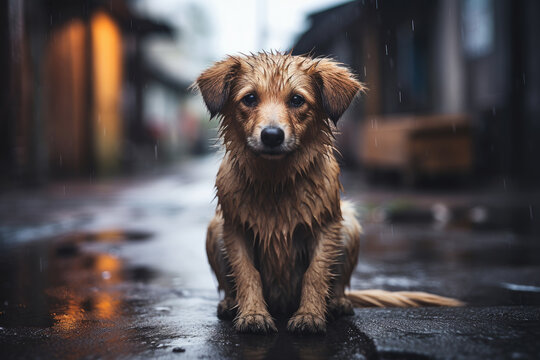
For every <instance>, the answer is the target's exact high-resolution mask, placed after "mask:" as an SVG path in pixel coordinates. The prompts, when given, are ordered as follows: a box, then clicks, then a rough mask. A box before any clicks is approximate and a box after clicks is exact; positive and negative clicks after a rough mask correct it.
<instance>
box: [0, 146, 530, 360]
mask: <svg viewBox="0 0 540 360" xmlns="http://www.w3.org/2000/svg"><path fill="white" fill-rule="evenodd" d="M218 164H219V159H218V158H217V157H215V156H210V157H205V158H199V159H195V160H192V161H189V162H187V163H183V164H182V165H180V166H177V167H175V168H171V169H168V170H167V171H162V172H160V173H155V174H152V175H147V176H143V177H141V176H139V177H135V178H127V179H110V180H105V181H100V182H94V181H66V182H54V183H52V184H51V185H49V186H47V187H45V188H41V189H37V190H31V191H29V190H11V191H4V192H3V193H1V194H0V250H1V251H0V353H1V354H2V355H1V357H2V358H3V359H28V358H43V359H47V358H65V359H97V358H141V359H143V358H144V359H147V358H174V359H177V358H178V359H180V358H185V359H237V358H246V359H347V358H351V359H537V358H540V342H539V341H538V339H540V237H539V231H538V230H539V225H538V219H539V218H540V196H539V194H538V193H536V192H531V191H528V192H525V191H518V190H509V189H504V188H502V187H501V188H497V187H495V188H489V189H461V190H457V191H456V190H452V191H449V190H434V189H430V190H411V189H407V188H401V189H398V190H396V189H395V188H394V187H387V188H385V187H384V186H372V185H366V183H365V182H364V181H363V180H362V177H361V175H359V174H358V173H352V172H345V173H344V175H343V182H344V186H345V196H346V197H347V198H349V199H351V200H353V201H354V202H355V203H356V204H357V209H358V213H359V217H360V219H361V221H362V223H363V226H364V236H363V239H362V248H361V255H360V261H359V264H358V266H357V269H356V271H355V273H354V275H353V279H352V284H351V287H352V288H354V289H368V288H380V289H387V290H420V291H429V292H434V293H437V294H441V295H446V296H453V297H457V298H459V299H461V300H463V301H465V302H466V303H467V306H465V307H460V308H416V309H391V308H389V309H373V308H367V309H356V310H355V315H354V316H351V317H345V318H342V319H339V320H338V321H335V322H332V323H330V324H329V326H328V331H327V334H326V335H324V336H295V335H290V334H288V333H287V332H286V331H285V323H286V321H285V320H284V319H279V320H278V327H279V330H280V331H279V332H278V334H275V335H271V336H260V335H246V334H237V333H235V332H234V330H233V329H232V326H231V323H230V322H227V321H221V320H218V319H217V317H216V306H217V302H218V299H219V294H218V293H217V291H216V281H215V279H214V278H213V276H212V274H211V271H210V267H209V266H208V263H207V260H206V254H205V250H204V240H205V231H206V224H207V223H208V221H209V220H210V218H211V217H212V215H213V209H214V207H215V200H214V199H213V198H214V189H213V182H214V176H215V173H216V171H217V166H218Z"/></svg>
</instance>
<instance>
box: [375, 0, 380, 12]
mask: <svg viewBox="0 0 540 360" xmlns="http://www.w3.org/2000/svg"><path fill="white" fill-rule="evenodd" d="M375 9H377V10H379V0H375Z"/></svg>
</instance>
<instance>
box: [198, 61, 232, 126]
mask: <svg viewBox="0 0 540 360" xmlns="http://www.w3.org/2000/svg"><path fill="white" fill-rule="evenodd" d="M239 66H240V64H239V62H238V61H237V60H236V59H235V58H234V57H228V58H227V59H225V60H223V61H219V62H216V63H215V64H214V65H212V66H211V67H209V68H208V69H206V70H205V71H204V72H203V73H202V74H201V75H200V76H199V77H198V78H197V80H195V83H194V84H193V85H191V86H192V87H193V88H197V89H199V91H200V92H201V95H202V97H203V99H204V103H205V104H206V107H207V108H208V111H210V117H211V118H213V117H214V116H216V115H217V114H218V113H220V112H221V110H222V109H223V106H225V103H226V102H227V99H228V98H229V90H230V87H231V82H232V80H233V78H234V75H235V73H236V71H237V70H238V68H239Z"/></svg>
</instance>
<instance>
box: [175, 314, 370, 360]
mask: <svg viewBox="0 0 540 360" xmlns="http://www.w3.org/2000/svg"><path fill="white" fill-rule="evenodd" d="M276 325H277V327H278V330H279V332H278V333H277V334H274V335H270V336H261V335H249V334H237V333H235V332H234V330H233V329H232V325H231V323H230V322H228V321H221V322H220V323H219V325H218V326H217V327H216V330H215V333H213V334H212V337H211V338H210V339H208V342H207V343H206V344H205V347H206V349H205V350H203V349H200V348H198V347H193V346H183V345H179V346H182V347H183V348H185V349H186V355H190V357H196V356H198V355H199V354H200V353H201V354H202V353H203V351H206V354H208V353H210V354H215V356H216V357H217V358H235V359H238V358H240V359H306V360H318V359H374V358H378V357H377V353H376V348H375V345H374V344H373V341H372V340H371V339H369V338H368V337H367V336H366V335H365V334H363V333H362V332H361V331H359V330H358V329H357V327H356V326H354V325H353V324H351V323H350V322H349V321H348V320H347V319H340V320H338V321H336V322H333V323H330V324H329V325H328V328H327V333H326V335H318V336H317V335H310V336H297V335H291V334H289V333H287V331H286V321H285V320H280V321H278V322H277V323H276ZM208 350H210V351H208Z"/></svg>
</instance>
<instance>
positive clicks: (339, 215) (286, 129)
mask: <svg viewBox="0 0 540 360" xmlns="http://www.w3.org/2000/svg"><path fill="white" fill-rule="evenodd" d="M195 85H196V87H197V88H198V89H199V90H200V92H201V94H202V96H203V98H204V101H205V103H206V105H207V107H208V110H209V111H210V114H211V116H212V117H213V116H216V115H219V116H220V117H221V122H220V130H221V135H222V138H223V140H224V145H225V150H226V153H225V156H224V159H223V162H222V164H221V167H220V169H219V172H218V175H217V181H216V188H217V198H218V208H217V211H216V216H215V217H214V219H213V220H212V221H211V223H210V225H209V227H208V235H207V240H206V250H207V254H208V259H209V262H210V265H211V267H212V269H213V270H214V272H215V274H216V276H217V279H218V283H219V288H220V289H221V290H223V291H224V292H225V298H224V299H223V300H222V301H221V302H220V303H219V305H218V316H219V317H220V318H233V317H234V320H235V321H234V326H235V328H236V329H237V330H238V331H245V332H262V333H265V332H272V331H276V326H275V324H274V320H273V319H272V316H271V314H272V315H277V314H285V315H287V316H289V315H291V314H292V317H291V318H290V320H289V321H288V325H287V328H288V330H289V331H292V332H299V333H319V332H324V331H325V329H326V321H327V316H328V315H334V316H339V315H342V314H352V313H353V303H351V300H352V301H353V302H354V303H355V305H375V306H383V305H398V306H403V305H406V306H415V305H417V304H421V303H428V304H439V305H441V304H445V305H454V304H457V303H454V302H452V300H451V299H446V298H442V297H437V296H433V295H429V294H423V293H387V292H382V291H371V292H370V291H367V292H353V293H348V294H345V287H346V286H347V285H348V283H349V280H350V277H351V273H352V271H353V270H354V268H355V265H356V262H357V258H358V250H359V239H360V232H361V228H360V225H359V224H358V222H357V221H356V219H355V217H354V212H353V210H352V207H351V206H350V205H348V204H347V203H346V202H342V201H341V200H340V190H341V184H340V182H339V178H338V177H339V166H338V164H337V161H336V159H335V157H334V150H335V148H334V145H333V139H334V137H333V134H332V130H333V127H334V124H335V122H336V121H337V120H338V119H339V118H340V116H341V115H342V114H343V112H344V111H345V110H346V109H347V108H348V107H349V105H350V103H351V101H352V100H353V98H354V97H355V96H356V94H357V93H358V92H359V91H362V90H363V85H362V84H361V83H360V82H359V81H358V80H356V79H355V77H354V76H353V75H352V74H351V72H350V71H349V70H347V69H346V68H345V67H343V66H341V65H340V64H338V63H336V62H334V61H332V60H329V59H311V58H309V57H301V56H291V55H288V54H279V53H270V54H268V53H260V54H257V55H251V56H238V57H233V56H231V57H228V58H227V59H225V60H223V61H221V62H218V63H216V64H214V65H213V66H212V67H210V68H209V69H208V70H206V71H205V72H204V73H202V74H201V75H200V77H199V78H198V79H197V81H196V83H195Z"/></svg>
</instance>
